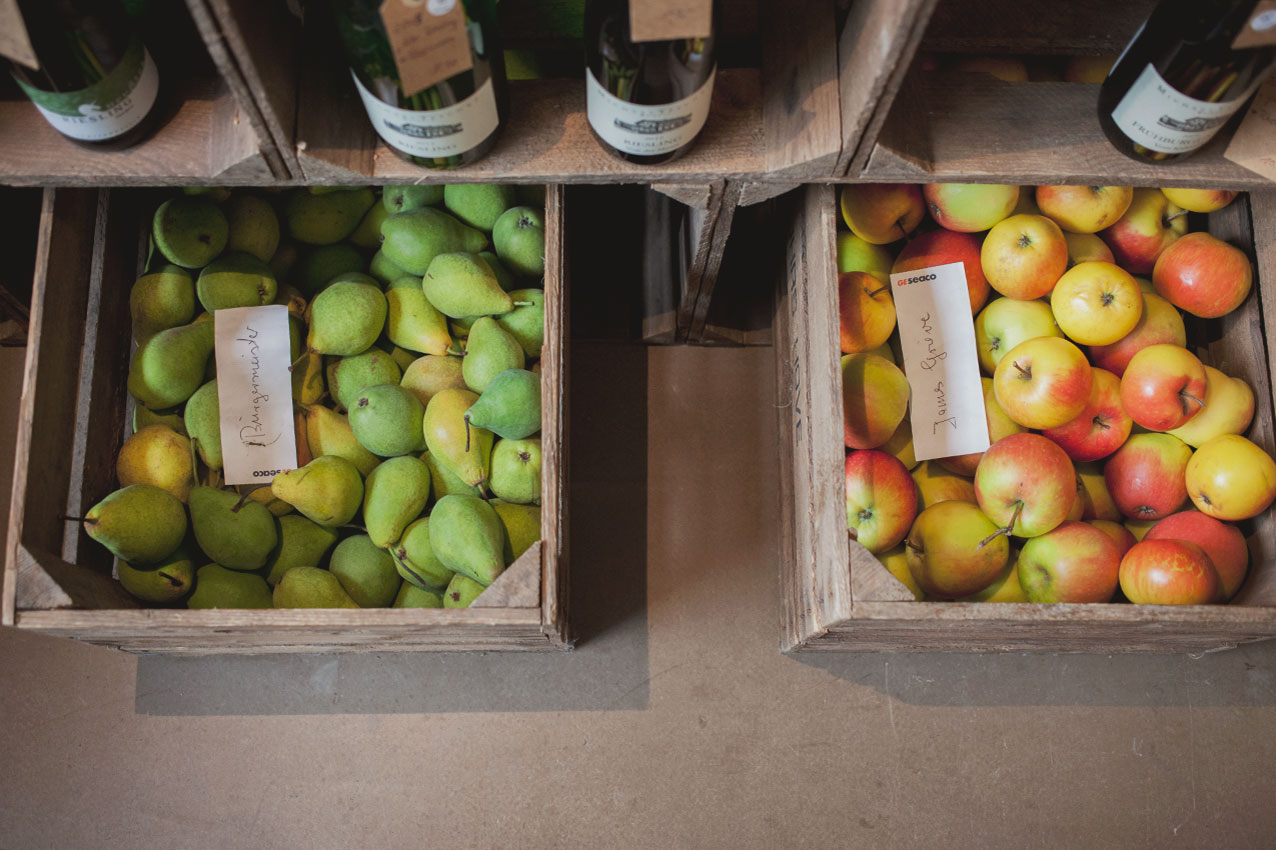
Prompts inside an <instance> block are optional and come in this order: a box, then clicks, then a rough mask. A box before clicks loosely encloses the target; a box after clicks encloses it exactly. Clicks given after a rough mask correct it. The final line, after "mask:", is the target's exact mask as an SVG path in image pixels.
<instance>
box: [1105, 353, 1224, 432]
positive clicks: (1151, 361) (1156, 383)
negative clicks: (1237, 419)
mask: <svg viewBox="0 0 1276 850" xmlns="http://www.w3.org/2000/svg"><path fill="white" fill-rule="evenodd" d="M1121 405H1122V406H1123V407H1124V408H1125V411H1126V413H1128V414H1130V418H1131V419H1133V420H1134V422H1135V424H1137V425H1140V426H1142V427H1144V428H1147V429H1148V430H1149V431H1171V430H1173V429H1175V428H1180V427H1182V426H1183V425H1185V424H1187V422H1188V420H1190V419H1191V418H1192V417H1193V416H1195V415H1196V414H1198V413H1200V412H1201V411H1202V410H1203V409H1204V408H1205V367H1204V366H1203V365H1201V361H1200V360H1199V359H1197V357H1196V355H1195V354H1193V353H1192V352H1190V351H1188V350H1187V349H1186V348H1184V347H1182V346H1181V345H1168V344H1164V343H1161V344H1158V345H1149V346H1148V347H1146V348H1143V349H1140V350H1139V351H1138V352H1137V353H1136V354H1135V355H1134V356H1133V357H1131V358H1130V362H1129V364H1128V365H1127V366H1126V367H1125V374H1123V375H1122V376H1121Z"/></svg>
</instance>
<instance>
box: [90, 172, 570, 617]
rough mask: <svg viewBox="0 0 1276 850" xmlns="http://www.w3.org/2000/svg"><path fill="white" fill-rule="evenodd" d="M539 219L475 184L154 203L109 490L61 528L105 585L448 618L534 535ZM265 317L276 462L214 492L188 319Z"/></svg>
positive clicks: (163, 599)
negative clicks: (270, 337)
mask: <svg viewBox="0 0 1276 850" xmlns="http://www.w3.org/2000/svg"><path fill="white" fill-rule="evenodd" d="M543 205H544V191H543V189H537V188H535V187H532V188H522V187H520V188H516V187H513V186H498V185H458V186H447V187H443V186H396V187H386V188H385V190H384V191H378V190H373V189H370V188H353V189H336V188H332V189H324V188H311V189H305V188H302V189H295V190H290V191H288V192H286V193H277V192H276V193H259V192H252V191H247V190H235V191H234V192H231V191H229V190H224V189H203V190H191V191H188V192H187V193H184V194H178V195H175V196H173V197H170V198H168V199H167V200H165V201H164V202H163V203H162V204H161V205H160V206H159V207H158V209H156V210H155V212H154V217H153V220H152V221H151V225H152V226H151V245H152V251H151V255H150V258H149V260H148V263H147V267H146V269H145V272H144V274H143V275H142V276H141V277H140V278H139V279H138V280H137V281H136V283H135V284H134V285H133V288H132V292H131V313H132V318H133V334H134V337H135V339H136V341H137V343H138V348H137V350H136V351H135V352H134V354H133V358H132V362H131V365H130V368H129V376H128V389H129V393H130V394H131V395H132V396H133V399H134V403H135V414H134V423H133V428H134V433H133V434H132V435H131V436H130V437H129V438H128V439H127V440H125V441H124V443H123V446H122V447H121V449H120V451H119V455H118V458H117V463H116V470H117V476H118V484H119V488H120V489H118V490H116V491H114V492H112V493H110V494H108V495H105V497H104V498H102V499H101V501H99V502H98V503H97V504H96V505H94V507H93V508H91V509H90V510H89V511H88V512H87V513H86V515H85V516H84V517H83V518H82V519H83V522H84V526H85V530H86V532H87V533H88V535H89V536H90V537H91V538H93V539H94V540H96V541H97V542H99V543H101V544H102V545H104V546H105V547H106V548H107V549H109V550H110V551H111V553H112V554H114V555H115V556H116V558H118V561H117V564H116V570H117V575H118V578H119V580H120V582H121V584H123V586H124V587H125V589H126V590H128V591H129V592H130V593H131V594H133V595H134V596H135V597H137V598H138V599H140V600H142V601H144V602H148V603H153V604H159V605H167V606H174V605H178V606H185V607H190V608H269V607H276V608H356V607H362V608H369V607H389V606H394V607H466V606H468V605H469V603H470V602H471V601H472V600H473V599H475V598H476V597H477V596H478V595H479V594H480V593H482V591H483V590H484V589H485V588H486V587H487V586H488V585H490V584H491V583H492V582H493V581H494V580H495V578H496V577H497V576H498V575H499V574H500V573H501V572H502V571H503V570H504V568H505V567H507V566H508V565H509V564H511V563H512V562H513V561H514V560H515V559H516V558H517V557H518V556H519V555H520V554H522V553H523V552H524V551H526V550H527V549H528V548H529V547H530V546H531V545H532V544H533V543H535V542H536V541H537V540H539V539H540V508H539V504H540V495H541V494H540V484H541V452H540V439H539V434H540V427H541V386H540V384H541V376H540V369H539V357H540V354H541V347H542V344H543V338H544V292H543V289H542V288H541V275H542V274H543V272H544V255H545V243H544V238H545V237H544V229H543V228H544V222H543V219H542V215H543ZM267 304H284V305H287V307H288V309H289V314H290V315H289V323H290V332H291V333H290V336H291V340H290V343H291V357H292V360H293V363H292V366H291V372H292V396H293V398H292V401H293V403H294V405H295V434H296V438H297V439H296V444H297V456H298V465H299V468H298V469H296V470H293V471H288V472H281V473H279V474H278V475H276V476H275V477H274V479H273V481H268V482H267V484H266V486H256V487H253V486H248V485H241V486H239V487H229V486H226V485H224V484H223V483H222V468H223V446H222V439H221V430H220V413H219V402H218V381H217V374H216V358H215V357H214V356H213V355H214V334H213V315H212V314H213V312H214V311H216V310H219V309H223V308H233V307H252V306H260V305H267ZM108 330H109V329H108ZM254 392H256V390H255V389H254ZM229 450H230V448H229V447H227V451H229Z"/></svg>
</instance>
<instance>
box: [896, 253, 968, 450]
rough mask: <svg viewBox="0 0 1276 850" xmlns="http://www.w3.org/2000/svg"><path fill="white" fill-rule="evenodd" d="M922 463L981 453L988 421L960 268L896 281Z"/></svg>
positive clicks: (915, 274)
mask: <svg viewBox="0 0 1276 850" xmlns="http://www.w3.org/2000/svg"><path fill="white" fill-rule="evenodd" d="M891 293H892V294H893V295H894V296H895V315H896V319H897V323H898V327H899V340H900V347H901V349H902V351H903V355H904V372H905V374H906V375H907V376H908V386H909V389H910V391H911V398H910V400H909V417H910V422H911V423H912V426H913V450H914V452H915V453H916V457H917V459H918V460H929V459H930V458H937V457H949V456H951V455H964V454H970V453H971V452H982V451H983V450H984V449H986V448H988V444H989V440H988V416H987V414H986V413H985V411H984V388H983V384H982V382H981V381H980V380H979V357H978V354H977V352H976V348H975V323H974V321H973V320H972V319H971V316H970V296H969V294H968V293H967V289H966V268H965V266H964V265H963V264H962V263H948V264H947V265H943V266H931V267H930V268H925V269H918V270H917V271H911V272H900V273H898V274H893V275H891Z"/></svg>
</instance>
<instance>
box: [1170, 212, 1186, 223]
mask: <svg viewBox="0 0 1276 850" xmlns="http://www.w3.org/2000/svg"><path fill="white" fill-rule="evenodd" d="M1185 215H1187V210H1179V211H1178V212H1176V213H1175V214H1174V215H1169V216H1165V223H1166V224H1167V225H1168V224H1169V223H1170V222H1171V221H1174V219H1176V218H1182V217H1183V216H1185Z"/></svg>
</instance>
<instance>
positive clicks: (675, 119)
mask: <svg viewBox="0 0 1276 850" xmlns="http://www.w3.org/2000/svg"><path fill="white" fill-rule="evenodd" d="M717 73H718V69H717V68H714V69H713V70H712V71H711V72H709V79H707V80H705V82H704V85H702V86H701V87H700V88H699V89H697V90H696V91H695V92H694V93H693V94H692V95H691V96H689V97H685V98H683V99H682V100H675V101H674V102H673V103H660V104H641V103H630V102H628V101H625V100H621V99H620V98H618V97H616V96H615V95H614V94H612V93H611V92H609V91H607V89H605V88H603V85H602V83H600V82H598V79H597V78H596V77H595V76H594V72H593V71H590V70H586V71H585V83H586V86H585V87H586V97H585V112H586V114H587V115H588V116H589V126H591V127H593V128H594V132H595V133H597V134H598V135H599V137H600V138H601V139H602V140H603V141H604V142H606V143H607V144H609V145H611V146H612V147H613V148H615V149H616V150H618V151H621V152H623V153H627V154H632V155H634V156H655V155H659V154H666V153H672V152H673V151H676V150H677V149H678V148H680V147H682V146H683V145H685V144H687V143H689V142H690V141H691V140H692V139H694V138H695V137H696V135H697V134H698V133H699V132H700V130H701V129H702V128H703V127H704V122H705V120H706V119H707V118H708V117H709V103H710V101H712V100H713V79H714V77H715V76H717Z"/></svg>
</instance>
